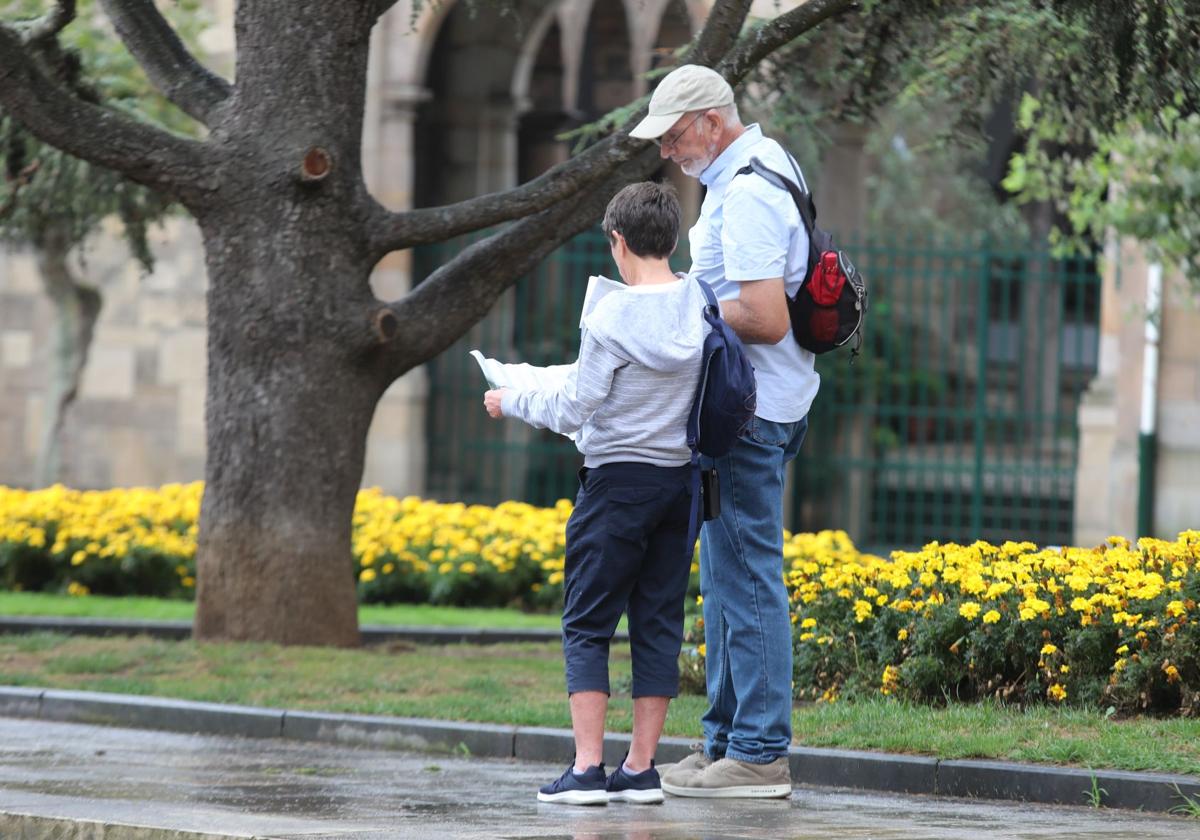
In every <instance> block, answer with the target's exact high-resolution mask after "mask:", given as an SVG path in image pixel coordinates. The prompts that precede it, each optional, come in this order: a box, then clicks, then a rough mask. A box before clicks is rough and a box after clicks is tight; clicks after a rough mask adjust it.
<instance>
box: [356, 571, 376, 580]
mask: <svg viewBox="0 0 1200 840" xmlns="http://www.w3.org/2000/svg"><path fill="white" fill-rule="evenodd" d="M358 579H359V580H360V581H362V582H363V583H370V582H371V581H373V580H375V570H374V569H369V568H368V569H363V570H362V571H361V572H359V573H358Z"/></svg>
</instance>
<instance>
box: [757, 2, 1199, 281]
mask: <svg viewBox="0 0 1200 840" xmlns="http://www.w3.org/2000/svg"><path fill="white" fill-rule="evenodd" d="M1198 33H1200V0H1171V2H1166V0H1048V1H1047V0H989V2H986V3H985V2H979V0H874V2H868V3H863V4H862V5H861V6H860V7H858V9H857V10H856V11H855V12H853V13H851V14H848V15H844V16H842V17H841V18H839V19H837V20H835V21H831V22H830V23H829V24H827V25H825V26H823V27H821V28H820V29H818V30H817V31H815V32H812V33H809V34H807V35H805V36H804V37H802V38H801V39H799V40H798V41H797V42H796V43H795V44H793V45H792V47H790V48H789V49H788V50H785V51H782V52H781V53H779V54H778V55H777V56H776V57H774V58H773V59H772V60H770V61H769V62H767V63H765V64H764V65H763V67H762V68H761V69H760V71H759V81H760V82H761V83H762V85H761V89H763V90H765V91H768V94H767V95H766V97H765V100H766V103H767V104H768V105H769V106H770V107H771V109H772V121H773V122H774V123H775V125H776V126H777V128H779V129H781V130H783V131H784V132H785V133H788V134H789V135H790V136H791V137H793V138H794V139H795V141H796V142H797V143H798V144H800V145H801V146H803V145H804V144H808V145H810V146H816V147H817V149H818V151H819V150H820V148H822V147H823V146H825V145H827V144H828V143H829V138H828V137H827V136H826V135H825V134H824V133H823V132H824V131H825V130H827V129H828V127H829V126H830V125H834V124H838V123H863V122H867V121H870V120H874V119H878V118H881V117H882V118H883V120H884V122H885V125H884V126H882V127H881V130H880V131H878V132H877V134H879V135H880V136H881V138H882V142H883V144H884V146H885V147H886V144H887V143H889V142H891V140H892V138H893V137H896V136H902V137H904V139H906V140H907V139H910V135H911V134H914V133H915V134H920V135H921V137H920V139H919V140H916V141H914V142H912V143H909V146H910V147H912V149H913V150H914V151H916V150H918V149H919V152H917V153H915V154H914V155H912V156H911V157H905V156H904V155H903V154H901V155H900V156H899V157H897V155H895V154H890V153H889V152H887V151H886V148H884V150H883V151H884V153H883V156H882V158H881V167H880V170H881V171H880V173H879V174H877V175H876V176H875V178H874V180H873V183H872V191H871V195H872V196H873V205H874V208H873V217H872V220H871V222H872V226H873V229H878V228H879V227H883V228H891V227H892V226H895V227H896V228H898V229H901V230H903V229H904V227H905V224H906V220H908V219H911V220H912V221H911V222H909V224H912V225H916V226H925V227H930V226H937V223H938V220H939V218H940V219H946V217H947V215H952V218H953V221H952V222H949V221H947V222H945V224H947V225H962V226H965V227H969V228H972V229H979V227H981V226H982V227H984V228H985V229H986V228H990V227H992V225H993V224H994V223H995V222H994V221H989V220H988V219H987V218H986V210H987V207H988V205H989V204H991V205H992V206H995V202H994V201H992V200H991V197H990V196H988V195H987V194H986V192H985V191H984V190H983V189H982V188H981V186H980V185H979V183H978V181H977V180H973V179H972V178H971V177H969V175H968V174H966V173H967V171H968V170H967V169H966V166H965V164H966V163H968V162H969V157H970V153H971V152H972V151H975V150H978V149H979V148H980V147H981V143H982V142H983V141H984V140H985V139H986V137H987V130H986V129H987V126H986V122H987V119H988V117H989V116H990V115H991V114H992V113H993V112H994V110H995V108H996V107H997V106H998V105H1010V106H1012V107H1014V108H1017V107H1018V103H1019V110H1020V122H1021V125H1022V127H1023V129H1024V130H1025V131H1026V132H1027V133H1028V137H1029V140H1028V148H1027V149H1026V150H1025V152H1024V153H1022V154H1018V155H1017V156H1016V157H1014V158H1013V161H1012V168H1011V171H1010V173H1009V178H1008V180H1007V181H1006V182H1005V185H1006V187H1008V188H1009V189H1011V190H1012V191H1013V192H1015V193H1016V196H1017V198H1018V199H1019V200H1020V201H1022V202H1028V201H1050V202H1052V203H1053V204H1054V205H1055V207H1056V208H1057V209H1058V210H1059V211H1060V213H1061V216H1062V218H1063V219H1064V220H1065V221H1066V223H1067V224H1066V227H1067V228H1068V229H1067V230H1066V231H1064V232H1061V233H1060V234H1059V235H1058V236H1057V238H1056V242H1057V243H1058V244H1059V246H1060V249H1061V250H1064V251H1065V250H1067V249H1068V248H1069V247H1071V246H1074V247H1076V248H1079V247H1082V248H1083V250H1090V249H1091V246H1090V244H1089V242H1088V240H1091V241H1092V242H1094V241H1095V240H1096V239H1097V238H1099V237H1100V236H1101V234H1102V232H1103V230H1104V229H1105V228H1106V227H1107V226H1111V227H1113V228H1115V229H1116V230H1118V231H1119V232H1121V233H1123V234H1126V235H1129V236H1133V237H1135V238H1137V239H1139V240H1141V241H1142V242H1144V243H1146V244H1147V246H1148V248H1149V251H1150V253H1151V256H1152V258H1156V259H1161V260H1163V261H1164V262H1167V263H1172V264H1179V265H1181V266H1182V267H1183V268H1184V270H1185V271H1186V272H1187V274H1188V276H1189V277H1190V278H1191V279H1192V281H1193V285H1197V284H1200V262H1198V260H1200V256H1197V255H1198V254H1200V234H1198V233H1197V222H1196V220H1197V219H1200V213H1198V212H1197V204H1198V202H1200V198H1197V195H1198V192H1200V188H1198V186H1197V183H1198V179H1200V175H1198V174H1197V173H1198V172H1200V167H1198V166H1197V155H1198V152H1197V149H1198V148H1200V140H1198V139H1197V138H1198V136H1200V123H1197V121H1196V119H1195V115H1196V113H1197V112H1198V111H1200V74H1198V73H1197V72H1196V68H1197V67H1200V34H1198ZM894 104H895V105H896V106H897V108H896V110H895V111H894V112H891V113H892V114H893V118H892V122H893V123H898V124H899V125H898V126H897V127H891V126H887V125H886V123H887V122H888V119H889V109H891V108H892V106H893V105H894ZM895 114H903V119H895V117H894V115H895ZM955 148H957V151H954V149H955ZM876 150H877V151H879V144H878V143H877V144H876ZM1114 160H1121V161H1124V163H1116V164H1114V162H1113V161H1114ZM939 171H940V172H942V173H949V174H948V177H945V178H943V179H942V180H941V181H940V183H942V184H945V185H947V186H946V187H945V189H946V190H947V192H949V193H951V194H953V195H954V196H955V197H956V199H957V200H956V201H955V202H953V205H954V206H955V208H956V209H955V211H954V212H953V214H940V215H938V214H929V213H926V214H924V217H922V214H921V212H920V209H919V208H921V207H924V206H939V207H942V208H944V207H946V205H947V202H946V201H945V200H944V199H945V196H943V197H941V198H942V199H943V200H937V199H936V198H935V200H934V201H930V202H928V203H927V202H925V201H924V200H923V199H924V198H925V195H924V191H923V190H922V189H920V187H921V186H922V185H929V184H933V183H938V182H939V179H938V177H937V176H938V173H939ZM1113 181H1116V182H1119V183H1121V184H1122V188H1121V189H1120V190H1117V191H1113V192H1111V193H1110V192H1109V191H1108V187H1109V184H1110V182H1113ZM956 182H957V183H956ZM972 194H974V197H975V199H976V200H975V201H971V197H972ZM914 196H920V197H921V199H919V200H918V199H914ZM959 206H962V207H966V208H968V213H967V214H966V216H964V215H963V214H962V213H959V212H958V211H957V207H959ZM979 211H983V214H982V216H981V214H980V212H979ZM906 214H908V215H907V216H906ZM1009 222H1010V220H1009V219H1004V220H1002V224H1003V225H1005V226H1007V225H1008V224H1009ZM1197 288H1200V285H1197Z"/></svg>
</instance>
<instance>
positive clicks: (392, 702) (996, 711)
mask: <svg viewBox="0 0 1200 840" xmlns="http://www.w3.org/2000/svg"><path fill="white" fill-rule="evenodd" d="M612 682H613V691H614V697H613V702H612V714H611V716H610V721H609V723H610V729H612V730H615V731H628V730H629V727H630V724H631V716H630V713H631V701H630V698H629V653H628V648H627V646H624V645H616V646H614V655H613V666H612ZM0 684H3V685H22V686H37V687H43V688H70V689H82V690H91V691H112V692H123V693H128V694H149V695H157V696H162V697H176V698H183V699H189V700H206V701H214V702H222V703H241V704H247V705H256V706H267V707H276V708H289V709H308V710H320V711H335V712H354V713H362V714H381V715H398V716H417V717H428V718H440V719H449V720H466V721H476V722H495V723H506V724H517V725H530V726H534V725H536V726H554V727H563V728H566V727H569V726H570V718H569V716H568V712H567V703H566V697H565V688H564V683H563V670H562V660H561V654H560V651H559V646H558V645H557V644H509V645H490V646H485V647H476V646H469V645H452V646H418V645H413V644H408V643H393V644H389V645H381V646H379V647H373V648H366V649H362V650H335V649H326V648H300V647H288V648H285V647H279V646H277V645H268V644H204V645H197V644H195V643H193V642H190V641H185V642H170V641H159V640H153V639H149V638H146V637H136V638H89V637H79V636H62V635H56V634H49V633H38V634H33V635H27V636H0ZM704 706H705V703H704V700H703V698H701V697H698V696H695V695H689V696H683V697H680V698H679V699H677V700H676V701H675V702H674V703H672V704H671V712H670V716H669V717H668V719H667V726H666V734H668V735H677V736H683V737H699V735H700V728H699V723H698V720H699V716H700V714H701V713H702V712H703V710H704ZM794 726H795V732H796V743H798V744H804V745H807V746H819V747H841V748H847V749H867V750H887V751H893V752H903V753H912V754H921V755H932V756H937V757H941V758H995V759H1009V760H1017V761H1031V762H1041V763H1049V764H1070V765H1074V766H1078V767H1085V768H1091V769H1100V768H1112V769H1124V770H1156V771H1162V772H1175V773H1188V774H1192V775H1196V776H1200V720H1195V719H1192V720H1186V719H1169V720H1159V719H1153V718H1147V719H1135V720H1113V719H1108V718H1106V717H1105V716H1104V715H1103V714H1102V713H1101V712H1092V711H1078V710H1071V709H1056V708H1038V709H1034V710H1030V711H1026V712H1022V711H1021V710H1019V709H1013V708H1007V707H1003V706H999V705H996V704H976V705H964V706H953V707H950V708H946V709H938V708H930V707H924V706H913V705H910V704H906V703H901V702H896V701H894V700H889V699H886V698H882V697H881V698H878V699H877V700H873V701H870V702H858V703H843V702H838V703H834V704H832V705H806V706H803V707H800V708H797V709H796V711H795V713H794Z"/></svg>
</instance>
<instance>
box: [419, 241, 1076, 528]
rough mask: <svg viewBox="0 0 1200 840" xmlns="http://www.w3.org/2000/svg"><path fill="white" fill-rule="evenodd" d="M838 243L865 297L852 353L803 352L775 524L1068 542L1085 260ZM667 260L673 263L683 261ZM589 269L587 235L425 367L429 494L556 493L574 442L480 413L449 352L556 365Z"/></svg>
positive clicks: (473, 374)
mask: <svg viewBox="0 0 1200 840" xmlns="http://www.w3.org/2000/svg"><path fill="white" fill-rule="evenodd" d="M447 247H448V246H439V247H438V248H434V249H428V250H426V251H425V252H424V253H423V254H421V255H420V259H419V260H418V266H421V265H424V266H431V265H436V264H437V263H438V262H440V260H441V258H442V256H443V255H444V254H445V253H446V251H445V250H443V249H445V248H447ZM848 250H849V251H850V252H851V253H852V255H853V256H854V258H855V261H856V263H857V264H858V266H859V268H860V269H861V270H862V272H863V273H864V275H865V276H866V278H867V282H868V289H869V292H870V309H869V314H868V318H867V328H866V340H865V344H864V347H863V351H864V352H863V354H862V355H861V356H859V357H858V358H857V359H856V360H854V361H853V362H852V361H851V358H850V355H849V354H848V353H847V352H844V351H838V352H834V353H830V354H828V355H826V356H823V357H820V358H819V359H818V363H817V368H818V370H819V372H820V373H821V376H822V385H821V391H820V393H819V394H818V396H817V401H816V403H815V404H814V406H813V409H812V412H811V414H810V427H809V437H808V440H807V441H806V442H805V444H804V447H803V450H802V452H801V455H800V458H799V459H798V460H797V464H796V467H795V469H794V471H793V476H792V482H791V486H792V490H791V491H790V492H791V505H790V510H789V519H790V522H789V524H790V525H791V526H792V527H794V528H796V529H804V530H815V529H821V528H842V529H845V530H846V531H847V532H849V534H850V536H851V537H852V538H853V539H854V540H855V542H856V543H857V544H859V545H860V546H862V547H867V548H876V549H880V550H885V549H890V548H895V547H900V546H912V545H921V544H923V543H925V542H928V541H930V540H935V539H936V540H941V541H949V540H956V541H959V542H962V541H967V542H970V541H972V540H974V539H988V540H992V541H1003V540H1005V539H1014V540H1024V539H1028V540H1032V541H1034V542H1038V543H1041V544H1056V543H1063V542H1066V541H1069V540H1070V538H1071V530H1072V524H1073V521H1072V520H1073V509H1074V477H1075V464H1076V446H1077V443H1078V427H1077V423H1076V409H1077V406H1078V400H1079V396H1080V394H1081V392H1082V390H1083V388H1084V387H1085V386H1086V385H1087V383H1088V381H1089V380H1090V379H1091V377H1092V376H1093V375H1094V373H1095V369H1096V356H1097V342H1098V331H1097V324H1098V318H1099V278H1098V276H1097V274H1096V272H1095V268H1094V266H1093V265H1092V264H1091V263H1090V262H1084V261H1075V262H1068V261H1062V260H1056V259H1053V258H1052V257H1050V255H1049V254H1048V253H1047V251H1046V249H1045V248H1015V247H1011V246H1006V247H998V246H996V245H995V244H993V243H990V242H987V241H984V240H968V241H960V242H936V243H935V242H927V243H913V242H907V243H884V242H878V241H874V240H867V241H861V242H857V243H851V245H850V247H849V248H848ZM673 263H674V264H675V265H676V267H677V268H686V267H687V264H688V261H687V257H686V255H685V254H680V255H679V257H678V258H677V259H674V260H673ZM418 270H419V269H418ZM597 273H603V274H607V275H608V276H610V277H615V276H616V268H615V266H614V265H613V264H612V261H611V258H610V256H609V252H608V246H607V243H606V242H605V241H604V238H603V236H602V235H601V234H600V233H599V232H587V233H585V234H582V235H580V236H579V237H577V238H576V239H574V240H572V241H571V242H570V243H568V244H567V245H566V246H564V247H563V248H561V249H560V250H559V251H557V252H555V254H553V255H552V256H551V257H550V258H549V259H547V260H546V261H544V262H543V264H542V265H541V266H540V267H539V268H538V269H537V270H536V271H535V272H534V273H533V274H531V275H530V276H528V277H526V278H523V279H522V280H521V281H520V282H519V283H518V284H517V285H516V286H515V287H514V288H513V289H512V290H510V291H509V292H508V293H506V294H505V295H504V297H503V298H502V299H501V300H500V301H499V302H498V303H497V305H496V306H495V307H494V308H493V311H492V312H491V313H490V314H489V315H488V317H487V318H486V319H485V320H484V321H483V322H482V323H480V324H479V325H477V326H476V327H475V328H473V329H472V330H471V332H470V333H469V334H468V335H467V336H466V337H464V338H463V339H462V340H460V341H459V342H458V343H457V344H456V345H455V346H454V347H452V348H451V349H450V350H448V351H447V352H446V353H444V354H442V355H441V356H439V357H438V358H437V359H435V360H434V361H433V362H431V363H430V365H429V375H430V383H431V389H430V399H429V416H428V430H429V461H428V463H429V472H428V482H427V487H428V492H429V494H430V495H432V496H434V497H436V498H442V499H448V500H461V501H467V502H482V503H489V504H491V503H496V502H499V501H502V500H504V499H520V500H523V501H528V502H532V503H535V504H552V503H553V502H554V501H555V500H557V499H559V498H572V497H573V496H574V494H575V489H576V476H575V474H576V471H577V470H578V467H579V464H580V462H581V459H580V457H579V455H578V453H577V452H576V451H575V449H574V447H573V446H572V445H571V444H570V443H569V442H568V441H566V440H564V439H563V438H561V437H559V436H557V435H554V434H552V433H550V432H544V431H542V432H539V431H535V430H532V429H529V428H528V427H526V426H524V425H523V424H519V423H495V422H494V421H491V420H489V418H487V416H486V415H485V414H484V412H483V408H482V400H481V398H480V397H481V394H482V392H483V390H484V387H485V385H484V382H483V378H482V375H481V374H480V372H479V370H478V368H477V367H476V365H475V363H474V361H472V360H471V358H470V357H469V356H468V355H467V351H468V350H469V349H472V348H478V349H479V350H481V351H483V353H484V354H485V355H488V356H495V357H497V358H499V359H501V360H503V361H527V362H531V363H533V364H562V363H566V362H570V361H572V360H573V359H574V358H575V357H576V354H577V353H578V347H579V329H578V326H579V312H580V308H581V306H582V302H583V292H584V289H585V287H586V283H587V277H588V275H589V274H597Z"/></svg>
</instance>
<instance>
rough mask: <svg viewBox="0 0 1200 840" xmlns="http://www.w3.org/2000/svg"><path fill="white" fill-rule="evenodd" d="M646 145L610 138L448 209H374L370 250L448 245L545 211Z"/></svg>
mask: <svg viewBox="0 0 1200 840" xmlns="http://www.w3.org/2000/svg"><path fill="white" fill-rule="evenodd" d="M642 146H644V142H643V141H640V140H633V139H631V138H630V137H628V135H626V134H624V133H620V134H613V135H609V136H608V137H606V138H604V139H603V140H601V141H600V142H599V143H596V144H595V145H592V146H590V147H588V149H586V150H585V151H584V152H583V153H582V154H580V155H578V156H576V157H573V158H571V159H569V160H566V161H563V162H562V163H559V164H556V165H555V166H554V167H552V168H551V169H549V170H547V171H546V172H544V173H542V174H541V175H539V176H538V177H536V178H534V179H533V180H532V181H527V182H526V183H524V184H522V185H521V186H519V187H515V188H513V189H510V190H506V191H505V192H498V193H489V194H488V195H483V196H479V197H477V198H470V199H467V200H465V201H460V202H457V203H455V204H449V205H446V206H444V207H423V208H420V209H417V210H405V211H402V212H398V213H393V212H390V211H388V210H386V209H384V208H383V207H382V206H380V205H378V204H377V205H375V208H374V210H373V212H372V215H371V221H370V225H371V233H370V240H371V247H372V252H373V253H374V255H375V257H376V259H379V258H381V257H383V256H384V255H385V254H388V253H391V252H392V251H399V250H403V249H404V248H412V247H413V246H416V245H427V244H429V243H431V242H444V241H445V240H447V239H451V238H453V237H455V236H458V235H460V234H463V233H470V232H471V231H475V230H482V229H483V228H486V227H491V226H492V225H497V224H500V223H502V222H507V221H511V220H513V219H519V218H522V217H524V216H529V215H531V214H533V213H538V212H540V211H542V210H545V209H546V208H547V207H550V206H551V205H553V204H555V203H557V202H560V201H563V200H565V199H567V198H570V197H571V196H572V195H575V194H576V193H578V192H580V191H582V190H585V189H587V188H589V187H591V186H592V185H593V184H595V183H597V182H599V181H600V180H602V179H603V178H604V177H605V176H607V175H608V174H609V173H611V172H612V171H613V170H614V169H616V168H617V167H618V166H620V165H621V164H622V163H624V162H625V161H626V160H628V159H629V157H630V155H632V154H634V153H636V152H637V150H638V149H639V148H640V147H642Z"/></svg>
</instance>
